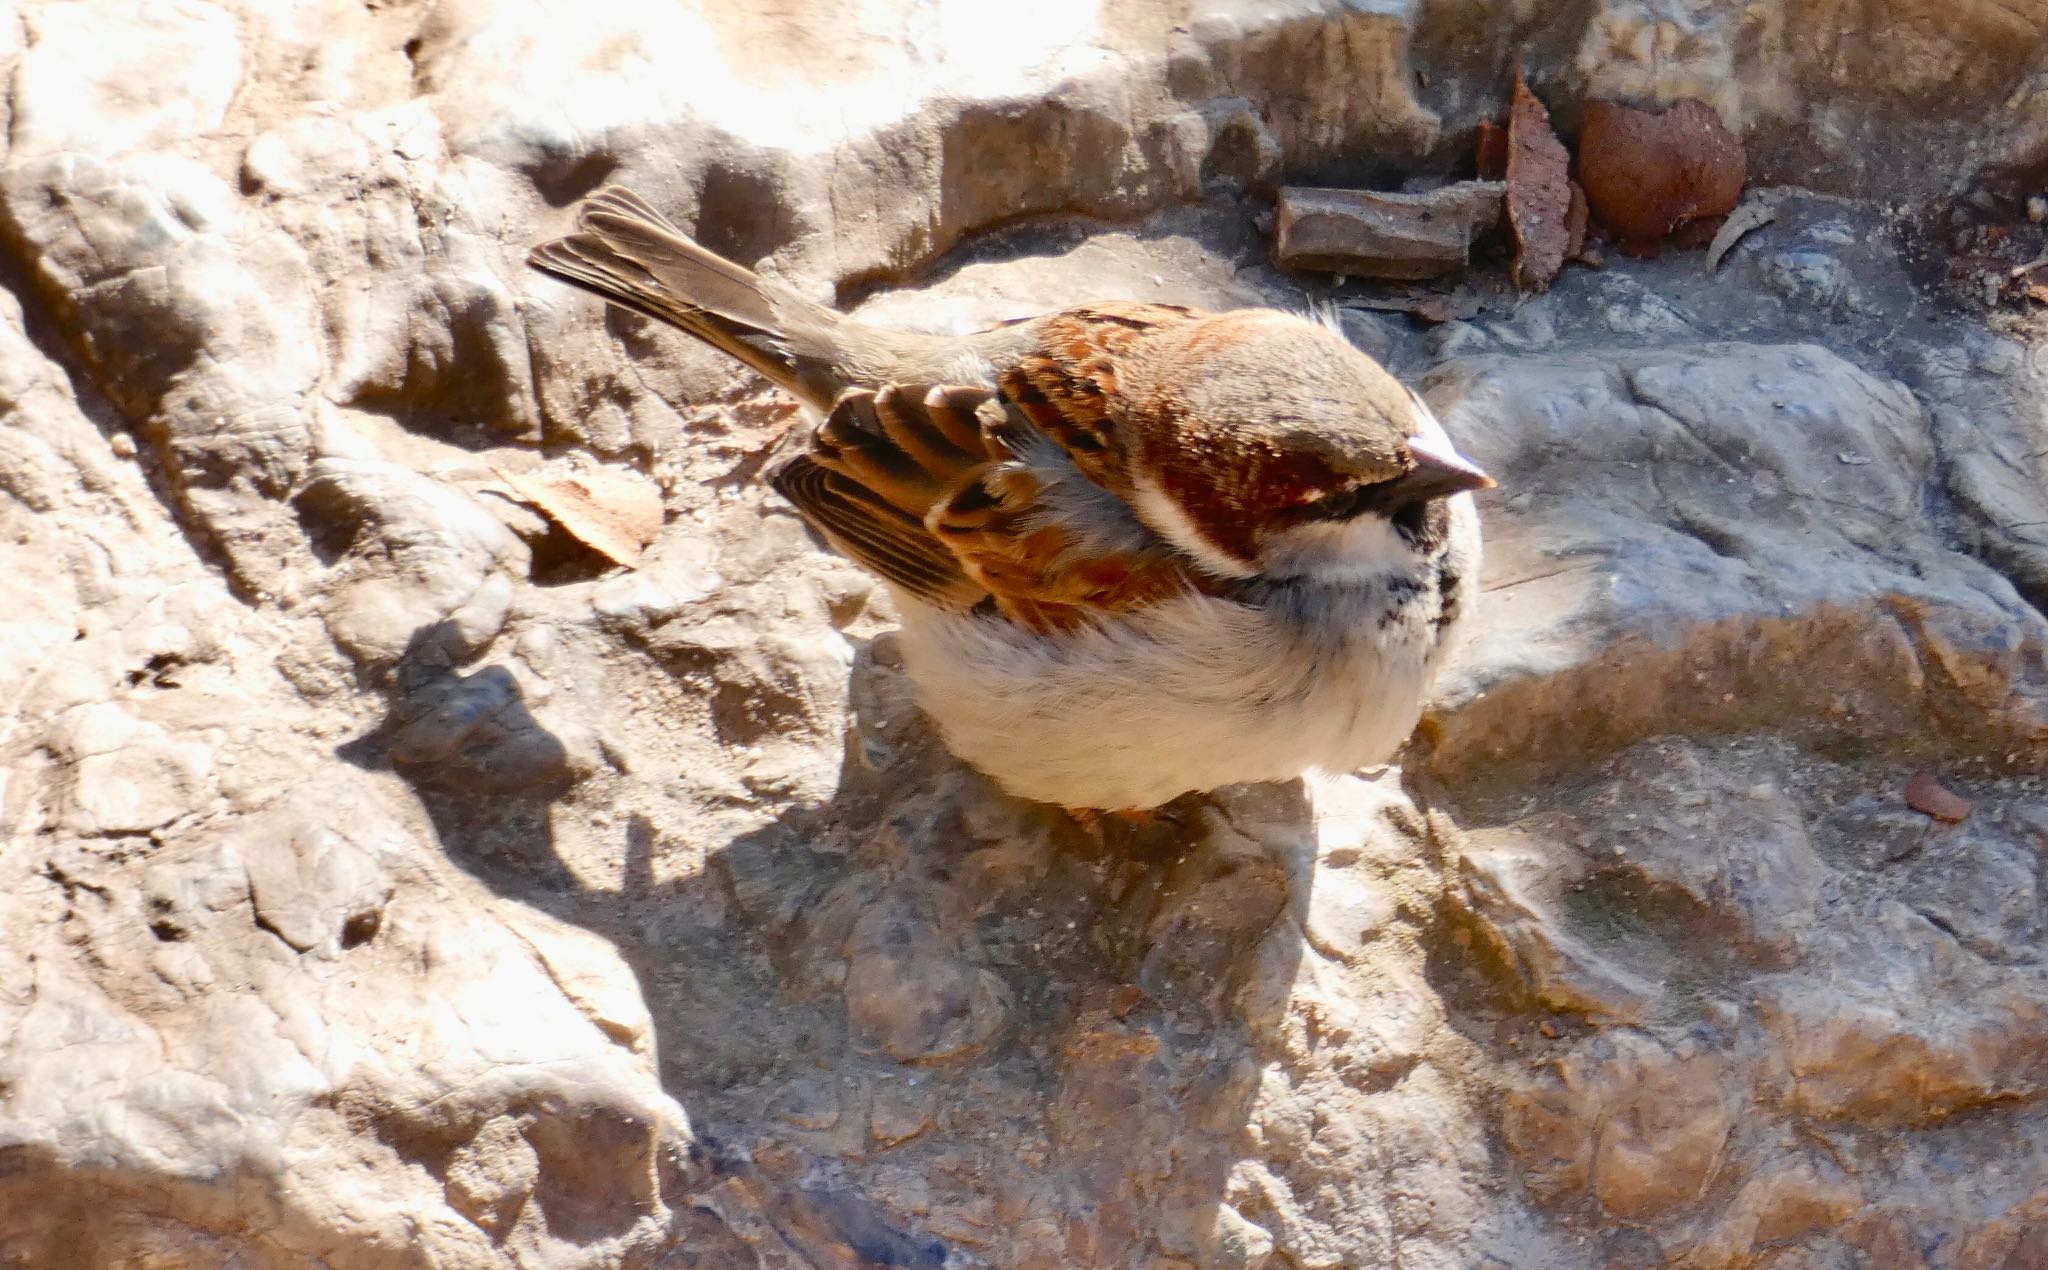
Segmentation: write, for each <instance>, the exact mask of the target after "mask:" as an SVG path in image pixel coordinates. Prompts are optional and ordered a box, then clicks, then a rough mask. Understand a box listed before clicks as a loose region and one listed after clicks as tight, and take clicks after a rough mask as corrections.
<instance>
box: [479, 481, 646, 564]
mask: <svg viewBox="0 0 2048 1270" xmlns="http://www.w3.org/2000/svg"><path fill="white" fill-rule="evenodd" d="M493 470H494V471H496V472H497V473H498V475H499V476H500V477H501V478H503V480H504V482H505V484H507V485H509V486H511V487H512V492H513V493H514V494H516V495H518V496H519V498H520V499H522V500H523V501H525V502H528V503H531V504H533V505H534V506H535V507H538V508H539V509H540V510H541V512H542V513H543V514H544V515H546V516H547V518H548V519H550V520H552V521H554V522H555V523H556V524H558V525H560V526H561V527H562V528H564V529H566V530H568V531H569V533H570V534H571V535H573V536H574V537H575V539H576V541H578V542H580V543H582V544H583V545H584V546H586V547H589V548H590V549H591V550H593V551H596V552H598V553H599V554H601V555H603V556H604V557H606V558H607V559H609V560H612V561H615V562H617V563H619V564H622V565H625V566H627V567H628V568H631V567H633V566H635V565H637V564H639V563H640V553H641V551H642V550H644V549H645V548H646V546H647V544H648V543H650V542H653V541H654V538H655V535H656V534H659V533H660V532H661V522H662V509H661V491H660V490H658V489H656V488H655V486H654V483H653V482H652V481H649V480H648V479H646V478H645V477H643V476H640V475H638V474H628V473H625V472H617V471H613V470H610V469H608V468H573V469H571V468H559V469H556V470H553V471H549V470H546V469H541V470H537V471H533V472H524V473H521V472H507V471H505V470H504V469H503V468H495V469H493Z"/></svg>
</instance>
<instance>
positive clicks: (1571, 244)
mask: <svg viewBox="0 0 2048 1270" xmlns="http://www.w3.org/2000/svg"><path fill="white" fill-rule="evenodd" d="M1569 184H1570V186H1571V194H1572V201H1571V203H1570V205H1569V206H1567V207H1566V208H1565V213H1564V258H1565V259H1566V260H1577V259H1579V258H1580V257H1581V256H1583V255H1585V252H1586V220H1587V214H1586V191H1585V188H1584V187H1583V186H1581V185H1580V184H1579V183H1578V182H1577V181H1572V182H1570V183H1569Z"/></svg>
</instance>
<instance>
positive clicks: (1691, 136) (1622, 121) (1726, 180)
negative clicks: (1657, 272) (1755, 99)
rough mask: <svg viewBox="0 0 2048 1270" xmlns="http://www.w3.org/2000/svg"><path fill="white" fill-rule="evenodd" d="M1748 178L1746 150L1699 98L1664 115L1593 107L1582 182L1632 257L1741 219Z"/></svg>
mask: <svg viewBox="0 0 2048 1270" xmlns="http://www.w3.org/2000/svg"><path fill="white" fill-rule="evenodd" d="M1748 170H1749V161H1748V158H1747V157H1746V156H1745V155H1744V154H1743V151H1742V143H1741V142H1739V141H1737V140H1736V139H1735V137H1734V136H1733V135H1732V134H1731V133H1730V132H1729V131H1728V129H1727V128H1725V127H1723V126H1722V124H1721V117H1720V116H1719V115H1717V114H1715V113H1714V108H1713V107H1712V106H1709V105H1707V103H1705V102H1703V101H1700V100H1698V99H1696V98H1691V97H1688V98H1687V99H1685V100H1684V101H1681V102H1679V103H1677V104H1676V105H1674V106H1672V107H1671V108H1670V109H1668V110H1665V111H1663V112H1661V113H1658V112H1653V111H1648V110H1637V109H1636V108H1635V107H1633V106H1625V105H1623V104H1621V103H1620V102H1616V101H1589V102H1587V103H1586V114H1585V126H1584V127H1583V128H1582V129H1581V130H1580V132H1579V180H1580V181H1581V182H1583V183H1584V184H1585V187H1586V198H1587V200H1588V201H1589V202H1591V204H1592V206H1593V214H1594V215H1595V216H1597V217H1599V219H1600V223H1601V224H1603V225H1605V226H1607V228H1609V229H1610V230H1613V231H1614V234H1615V236H1616V237H1617V238H1619V239H1620V240H1621V244H1622V247H1623V248H1624V249H1625V250H1627V251H1631V252H1635V253H1637V254H1652V253H1654V251H1655V249H1656V245H1657V244H1658V243H1660V242H1662V241H1663V240H1664V238H1665V236H1666V235H1668V234H1670V233H1671V231H1673V230H1674V229H1677V228H1678V227H1679V226H1681V225H1684V224H1685V223H1687V222H1688V221H1696V220H1701V219H1704V218H1706V217H1709V216H1721V215H1724V214H1726V213H1727V212H1730V211H1733V210H1734V208H1735V201H1736V199H1737V198H1739V197H1741V194H1742V185H1743V182H1744V180H1745V179H1747V176H1748ZM1510 197H1512V187H1511V189H1510Z"/></svg>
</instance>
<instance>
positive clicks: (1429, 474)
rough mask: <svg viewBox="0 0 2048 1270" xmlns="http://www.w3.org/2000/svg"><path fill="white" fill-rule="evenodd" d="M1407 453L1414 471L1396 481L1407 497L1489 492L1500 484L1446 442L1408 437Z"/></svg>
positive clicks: (1434, 496)
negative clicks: (1411, 460)
mask: <svg viewBox="0 0 2048 1270" xmlns="http://www.w3.org/2000/svg"><path fill="white" fill-rule="evenodd" d="M1408 453H1409V454H1411V455H1413V456H1414V458H1415V467H1414V470H1412V471H1410V472H1409V473H1408V474H1407V475H1406V476H1403V477H1401V478H1400V480H1401V486H1402V489H1403V492H1405V493H1408V494H1410V496H1411V497H1419V498H1446V497H1448V496H1450V495H1452V494H1463V493H1466V492H1467V491H1470V490H1475V489H1492V488H1493V487H1494V486H1495V485H1498V484H1499V483H1500V482H1498V481H1496V480H1494V479H1493V478H1492V477H1491V476H1488V475H1487V474H1486V473H1484V472H1482V471H1480V470H1479V465H1478V464H1476V463H1474V462H1473V461H1472V460H1470V459H1468V458H1466V457H1465V456H1464V455H1462V454H1460V453H1458V452H1457V451H1456V450H1454V449H1452V448H1451V446H1450V443H1449V442H1448V441H1444V440H1441V439H1435V438H1430V437H1410V438H1409V439H1408Z"/></svg>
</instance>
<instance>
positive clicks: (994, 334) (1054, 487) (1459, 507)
mask: <svg viewBox="0 0 2048 1270" xmlns="http://www.w3.org/2000/svg"><path fill="white" fill-rule="evenodd" d="M528 260H529V263H531V264H532V265H533V266H535V267H536V268H539V269H541V270H543V271H545V272H547V273H549V274H552V275H554V276H555V277H557V278H560V279H562V280H564V281H566V282H570V283H573V284H575V285H576V286H579V287H582V288H585V289H587V290H589V291H592V292H595V293H596V294H598V295H600V296H602V297H604V298H605V299H606V300H608V301H610V302H611V303H613V304H616V305H619V306H620V307H622V308H626V309H630V310H633V311H635V312H637V313H641V314H644V315H646V316H648V317H651V318H654V319H656V320H658V321H661V322H665V323H668V324H671V325H673V326H676V327H679V328H681V329H682V330H684V331H686V332H688V333H689V334H691V335H694V336H696V337H697V338H698V339H701V340H703V341H704V342H705V343H707V344H710V345H711V346H712V347H714V348H717V349H719V350H721V351H723V352H725V353H727V354H729V355H730V356H732V357H734V358H736V359H738V360H739V361H740V362H742V363H744V364H745V365H747V366H749V367H751V368H753V369H754V370H755V371H758V372H759V373H760V374H761V375H763V376H765V377H766V378H767V379H768V380H770V381H771V382H773V383H774V384H776V385H778V386H779V387H781V388H782V389H783V390H785V391H787V392H788V393H790V394H791V395H793V396H794V397H796V398H797V399H798V400H799V401H801V402H803V403H804V404H805V405H807V406H809V407H810V408H811V409H812V410H814V411H815V412H816V416H817V417H819V418H821V419H822V422H820V423H818V424H817V425H816V427H815V430H814V431H813V432H812V433H811V434H810V436H809V438H808V444H807V445H806V446H805V447H804V448H803V450H802V452H801V453H798V454H796V455H795V456H794V457H792V458H790V459H788V460H787V461H786V462H783V463H782V464H780V466H778V467H776V468H775V469H773V471H772V473H771V474H770V477H769V480H770V482H771V483H772V485H773V486H774V488H775V489H776V490H777V491H779V492H780V493H781V494H782V496H783V497H785V498H787V499H788V500H789V501H790V503H792V504H794V506H795V507H796V510H797V511H798V512H799V513H800V514H801V515H802V517H803V519H804V520H805V521H806V522H808V523H809V525H810V526H811V527H812V529H813V530H815V531H816V533H817V534H818V535H819V536H820V537H822V538H823V539H824V541H825V542H826V543H828V544H830V545H831V546H832V547H833V548H835V549H837V550H838V551H839V552H841V553H842V554H844V555H845V556H847V557H848V558H850V559H851V560H853V561H855V562H856V563H858V564H860V565H862V566H864V567H865V568H866V569H868V570H869V571H871V572H872V573H874V574H875V575H876V576H878V577H879V578H880V579H881V580H882V581H883V582H885V583H887V584H888V586H889V587H890V588H891V590H892V591H893V592H894V593H895V598H896V600H897V603H898V608H899V612H900V615H901V623H902V631H901V637H900V638H901V648H902V654H903V662H904V667H905V670H906V673H907V674H908V675H909V677H910V679H911V681H912V684H913V687H914V688H915V690H916V693H917V698H918V701H919V704H920V705H921V707H922V708H923V709H924V711H925V712H926V713H927V714H928V715H929V716H930V717H931V719H932V720H933V721H934V723H935V724H936V725H937V728H938V731H939V734H940V736H941V738H942V739H943V740H944V741H945V743H946V745H947V747H948V748H949V749H950V750H952V752H953V753H954V754H956V755H958V756H959V757H960V758H961V759H963V760H965V761H966V762H967V763H969V764H971V765H973V766H974V767H976V768H979V769H980V770H981V771H982V772H984V773H986V774H987V775H988V776H990V777H991V778H993V779H994V780H995V781H996V783H997V784H999V785H1000V786H1002V787H1003V788H1004V789H1005V790H1007V791H1008V792H1010V793H1011V794H1014V795H1017V796H1020V797H1023V798H1028V799H1033V800H1036V801H1039V802H1045V803H1052V804H1056V805H1058V806H1061V807H1065V808H1068V809H1070V810H1073V811H1077V812H1081V813H1099V812H1110V813H1133V814H1140V813H1144V812H1146V811H1148V810H1149V809H1152V808H1156V807H1159V806H1162V805H1164V804H1167V803H1169V802H1172V801H1173V800H1175V799H1177V798H1179V797H1181V796H1183V795H1189V794H1199V793H1203V792H1206V791H1209V790H1212V789H1215V788H1218V787H1220V786H1224V785H1232V784H1238V783H1243V782H1254V781H1284V780H1292V779H1294V778H1295V777H1298V776H1301V775H1303V774H1304V773H1306V772H1309V771H1311V770H1323V771H1332V772H1342V771H1350V770H1353V769H1356V768H1359V767H1364V766H1368V765H1371V764H1376V763H1380V762H1383V761H1385V760H1386V759H1387V758H1388V757H1389V756H1391V755H1392V753H1393V752H1394V751H1395V750H1396V749H1397V748H1398V747H1399V746H1400V745H1401V743H1402V742H1403V741H1405V740H1406V739H1407V737H1408V735H1409V733H1410V732H1411V731H1412V730H1413V729H1414V727H1415V724H1416V722H1417V721H1418V719H1419V718H1420V717H1421V713H1422V707H1423V702H1424V699H1425V696H1426V694H1427V692H1428V689H1429V685H1430V682H1431V679H1432V677H1433V675H1434V674H1435V672H1436V670H1437V668H1438V667H1439V666H1440V665H1441V664H1442V662H1443V660H1444V658H1445V655H1446V653H1447V652H1448V651H1449V650H1450V648H1451V647H1452V646H1453V644H1454V642H1455V638H1456V636H1457V635H1458V633H1459V630H1460V628H1461V627H1462V626H1463V625H1464V623H1465V621H1466V619H1467V618H1468V616H1469V615H1470V613H1471V611H1472V607H1473V602H1474V599H1475V596H1476V588H1477V578H1478V571H1479V521H1478V514H1477V511H1476V509H1475V508H1474V506H1473V502H1472V492H1473V491H1475V490H1480V489H1485V488H1488V487H1490V486H1492V485H1493V484H1494V481H1493V479H1492V478H1491V477H1489V476H1488V475H1486V473H1484V472H1483V471H1481V470H1480V469H1479V467H1478V466H1476V465H1475V464H1474V463H1472V462H1471V461H1470V460H1468V459H1466V458H1465V457H1464V456H1462V455H1460V454H1459V453H1458V451H1457V450H1456V449H1455V448H1454V447H1453V446H1452V444H1451V442H1450V440H1449V438H1448V437H1446V436H1445V434H1444V430H1443V428H1442V426H1441V425H1440V424H1439V423H1438V422H1437V419H1436V417H1435V416H1434V415H1433V414H1432V413H1431V412H1430V409H1429V407H1428V406H1427V405H1426V404H1424V402H1423V400H1422V398H1421V397H1419V396H1418V395H1416V394H1415V393H1414V392H1413V391H1412V390H1410V389H1408V388H1406V387H1404V386H1403V385H1402V384H1401V383H1400V382H1399V381H1397V380H1396V379H1395V378H1394V377H1393V376H1392V375H1390V374H1389V373H1388V372H1387V371H1386V370H1385V369H1384V368H1382V367H1381V366H1380V365H1379V364H1378V363H1377V362H1375V361H1374V360H1373V359H1372V358H1371V357H1368V356H1367V355H1366V354H1364V353H1362V352H1360V351H1359V350H1357V349H1356V348H1354V347H1353V346H1352V345H1351V344H1350V343H1349V342H1348V341H1346V340H1345V339H1344V338H1343V337H1342V336H1341V335H1339V334H1337V333H1336V332H1335V331H1333V330H1331V329H1330V328H1329V327H1328V326H1327V325H1325V324H1323V323H1321V322H1318V321H1315V320H1313V319H1310V318H1306V317H1302V316H1299V315H1295V314H1291V313H1285V312H1281V311H1278V310H1272V309H1240V310H1234V311H1228V312H1220V313H1211V312H1203V311H1201V310H1199V309H1192V308H1183V307H1179V306H1176V305H1165V304H1147V303H1137V302H1130V301H1105V302H1100V303H1093V304H1082V305H1077V306H1075V307H1072V308H1067V309H1062V310H1060V311H1058V312H1054V313H1048V314H1045V315H1043V316H1040V317H1034V318H1026V319H1021V320H1017V321H1012V322H1007V323H1003V324H1001V325H998V326H995V327H992V328H990V329H988V330H984V331H979V332H975V333H972V334H967V335H932V334H917V333H909V332H901V331H893V330H881V329H878V328H875V327H871V326H866V325H863V324H861V323H858V322H855V321H853V320H852V319H850V318H848V317H845V316H844V315H842V314H840V313H838V312H835V311H834V310H832V309H829V308H827V307H825V306H824V305H821V304H818V303H815V302H813V301H812V300H810V299H808V298H806V297H804V296H802V295H800V294H799V293H798V292H796V291H795V290H794V289H793V288H790V287H788V286H785V285H783V284H780V283H778V282H775V281H773V280H770V279H766V278H762V277H760V276H758V275H756V274H755V273H753V272H752V271H750V270H748V269H746V268H743V267H742V266H740V265H737V264H734V263H733V262H731V261H729V260H726V259H723V258H722V257H720V256H717V255H715V254H713V253H712V252H710V251H707V250H706V249H705V248H703V247H701V246H699V245H698V244H697V243H695V242H693V241H691V239H690V238H689V237H688V236H686V235H685V234H684V233H683V232H682V231H681V230H679V229H678V228H676V226H675V225H673V224H671V223H670V222H669V221H668V220H667V219H665V218H664V217H663V216H662V215H661V214H660V213H659V212H657V211H656V210H654V208H652V207H650V206H649V205H648V204H647V203H646V202H645V201H644V200H642V199H641V198H639V197H638V196H636V195H634V194H632V193H631V192H629V191H627V190H625V189H622V188H618V187H611V188H607V189H604V190H602V191H600V192H598V193H597V194H594V195H592V196H591V197H590V198H588V199H587V200H585V202H584V204H583V205H582V208H581V210H580V213H579V216H578V224H577V232H575V233H572V234H570V235H568V236H567V237H563V238H559V239H556V240H554V241H551V242H547V243H543V244H542V245H540V246H538V247H536V248H534V249H533V251H532V252H531V253H530V255H529V257H528Z"/></svg>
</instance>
